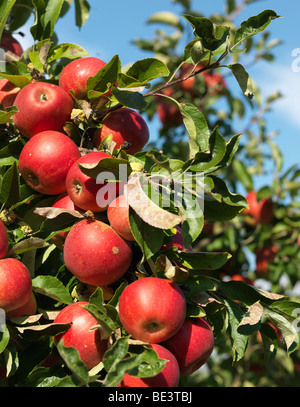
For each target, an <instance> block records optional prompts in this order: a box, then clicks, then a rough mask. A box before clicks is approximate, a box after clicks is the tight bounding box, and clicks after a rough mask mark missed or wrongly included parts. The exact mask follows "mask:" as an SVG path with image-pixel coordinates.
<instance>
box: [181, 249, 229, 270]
mask: <svg viewBox="0 0 300 407" xmlns="http://www.w3.org/2000/svg"><path fill="white" fill-rule="evenodd" d="M179 258H180V261H181V262H182V265H183V266H185V267H188V268H190V269H194V270H201V269H203V270H217V269H219V268H221V267H222V266H224V264H225V263H226V262H227V260H229V259H230V258H231V254H229V253H227V252H216V253H209V252H180V254H179Z"/></svg>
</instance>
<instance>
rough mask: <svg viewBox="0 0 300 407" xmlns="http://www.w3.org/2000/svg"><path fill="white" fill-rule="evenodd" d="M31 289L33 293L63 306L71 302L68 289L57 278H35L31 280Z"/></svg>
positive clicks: (46, 276)
mask: <svg viewBox="0 0 300 407" xmlns="http://www.w3.org/2000/svg"><path fill="white" fill-rule="evenodd" d="M32 288H33V290H34V291H35V292H38V293H40V294H43V295H46V296H47V297H50V298H53V299H54V300H56V301H59V302H62V303H64V304H71V302H72V297H71V295H70V293H69V291H68V289H67V288H66V287H65V286H64V284H63V283H62V282H61V281H60V280H59V279H58V278H57V277H54V276H50V275H40V276H37V277H35V278H34V279H33V280H32Z"/></svg>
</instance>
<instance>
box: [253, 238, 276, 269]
mask: <svg viewBox="0 0 300 407" xmlns="http://www.w3.org/2000/svg"><path fill="white" fill-rule="evenodd" d="M277 253H278V247H277V246H274V245H271V246H265V247H258V248H257V250H256V272H257V273H258V274H265V273H267V271H268V269H269V263H271V262H272V261H273V260H274V259H275V257H276V254H277Z"/></svg>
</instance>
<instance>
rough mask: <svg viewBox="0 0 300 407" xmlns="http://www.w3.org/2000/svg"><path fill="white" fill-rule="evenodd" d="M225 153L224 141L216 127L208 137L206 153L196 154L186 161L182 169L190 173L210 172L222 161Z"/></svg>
mask: <svg viewBox="0 0 300 407" xmlns="http://www.w3.org/2000/svg"><path fill="white" fill-rule="evenodd" d="M225 153H226V140H225V139H224V137H223V136H222V135H221V133H220V131H219V129H218V127H215V128H214V130H213V131H212V133H211V135H210V136H209V147H208V151H207V152H202V151H200V152H198V153H196V155H195V157H194V158H192V159H190V160H189V161H187V162H186V163H185V164H184V166H183V169H186V168H189V170H190V171H200V172H205V173H208V172H211V171H215V167H216V166H217V165H218V164H219V163H220V162H221V161H222V159H223V158H224V156H225Z"/></svg>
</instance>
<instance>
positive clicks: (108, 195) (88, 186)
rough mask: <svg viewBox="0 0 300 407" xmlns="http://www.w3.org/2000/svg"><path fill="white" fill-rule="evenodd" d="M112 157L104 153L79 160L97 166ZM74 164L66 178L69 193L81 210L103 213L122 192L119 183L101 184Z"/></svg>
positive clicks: (94, 153)
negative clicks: (104, 159) (101, 161)
mask: <svg viewBox="0 0 300 407" xmlns="http://www.w3.org/2000/svg"><path fill="white" fill-rule="evenodd" d="M110 157H111V156H110V155H109V154H107V153H104V152H102V151H93V152H90V153H87V154H85V155H83V156H82V157H80V159H78V160H77V162H78V163H80V164H97V163H98V162H99V161H100V160H102V159H103V158H110ZM77 162H76V163H74V164H73V165H72V167H71V168H70V170H69V172H68V175H67V178H66V188H67V192H68V194H69V196H70V198H71V199H72V201H73V202H74V204H75V205H77V206H78V207H79V208H81V209H84V210H86V211H87V210H90V211H92V212H103V211H105V210H106V209H107V207H108V205H109V204H110V202H111V201H112V200H113V199H115V198H116V197H117V196H118V194H119V190H120V186H119V183H118V182H107V181H104V182H100V183H97V180H96V179H94V178H91V177H89V176H88V175H86V174H84V173H83V172H82V171H81V169H80V168H79V166H78V164H77Z"/></svg>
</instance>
